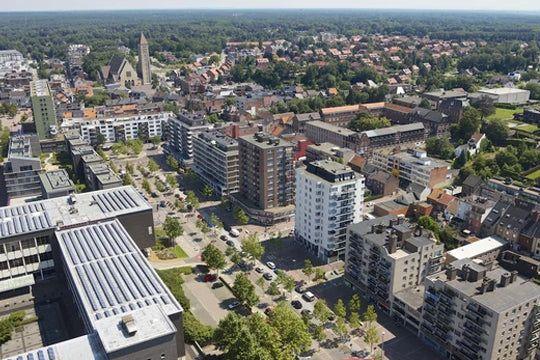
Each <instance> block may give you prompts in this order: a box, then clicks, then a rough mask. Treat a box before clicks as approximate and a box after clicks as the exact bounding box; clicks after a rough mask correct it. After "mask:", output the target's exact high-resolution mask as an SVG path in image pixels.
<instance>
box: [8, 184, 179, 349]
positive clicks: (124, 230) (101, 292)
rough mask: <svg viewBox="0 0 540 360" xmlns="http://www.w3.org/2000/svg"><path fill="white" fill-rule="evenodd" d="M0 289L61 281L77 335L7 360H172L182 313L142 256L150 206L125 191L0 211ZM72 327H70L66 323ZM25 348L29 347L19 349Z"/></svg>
mask: <svg viewBox="0 0 540 360" xmlns="http://www.w3.org/2000/svg"><path fill="white" fill-rule="evenodd" d="M0 219H1V220H0V238H1V239H2V240H1V244H0V245H1V246H0V250H1V253H0V266H1V270H0V291H1V293H2V297H3V299H4V301H7V300H8V299H9V295H10V294H13V291H15V290H22V289H23V288H31V287H35V286H38V285H39V284H40V283H41V282H42V281H50V280H51V279H55V280H56V281H60V282H64V281H65V282H66V283H65V285H64V286H65V287H67V288H68V289H69V293H70V294H71V299H69V298H68V299H66V298H63V299H62V301H63V302H64V303H66V304H67V303H71V304H72V305H71V307H72V308H73V309H76V311H75V313H74V314H73V315H72V316H71V317H70V319H69V320H70V321H72V322H73V323H74V324H80V325H78V326H80V327H81V328H82V329H83V335H82V336H78V337H75V338H73V339H69V340H66V341H62V342H59V343H55V344H47V345H46V346H45V347H42V348H37V349H32V350H30V351H29V352H27V353H25V354H20V355H16V356H13V359H49V360H51V359H63V358H65V359H75V358H80V359H99V360H105V359H122V360H124V359H125V360H128V359H178V358H182V357H183V356H184V338H183V328H182V326H183V325H182V312H183V309H182V307H181V306H180V304H178V302H177V301H176V299H175V298H174V296H173V295H172V294H171V293H170V291H169V290H168V289H167V287H166V286H165V285H164V284H163V282H162V281H161V280H160V278H159V276H158V275H157V274H156V272H155V271H154V270H153V268H152V267H151V266H150V264H149V263H148V262H147V260H146V259H145V258H144V256H143V254H142V252H141V249H144V248H147V247H150V246H152V245H153V243H154V228H153V218H152V207H151V206H150V205H149V204H148V203H147V202H146V200H144V198H143V197H142V195H140V194H139V193H138V192H137V191H136V190H135V189H134V188H132V187H122V188H116V189H112V190H103V191H96V192H91V193H83V194H72V195H69V196H65V197H57V198H53V199H47V200H41V201H37V202H33V203H29V204H24V205H19V206H8V207H3V208H0ZM74 326H75V325H74ZM27 348H30V349H31V348H32V347H31V346H30V345H27Z"/></svg>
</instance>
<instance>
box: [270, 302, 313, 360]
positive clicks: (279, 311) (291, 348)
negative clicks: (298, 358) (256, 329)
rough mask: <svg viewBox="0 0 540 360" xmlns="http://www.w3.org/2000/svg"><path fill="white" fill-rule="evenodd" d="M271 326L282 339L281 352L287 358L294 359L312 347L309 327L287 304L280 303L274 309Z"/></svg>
mask: <svg viewBox="0 0 540 360" xmlns="http://www.w3.org/2000/svg"><path fill="white" fill-rule="evenodd" d="M270 324H271V325H272V327H273V328H274V329H275V330H276V332H277V333H278V334H279V335H280V337H281V341H282V346H281V351H282V353H283V355H284V356H286V358H289V359H292V358H294V356H295V355H297V354H299V353H301V352H302V351H305V350H306V349H307V348H308V347H309V346H310V345H311V336H310V335H309V332H308V328H307V325H306V324H305V323H304V322H303V321H302V319H301V318H300V316H298V314H297V313H296V312H295V311H294V310H293V309H292V308H291V307H290V306H289V305H288V304H287V303H285V302H280V303H279V304H278V305H277V306H276V307H275V308H274V311H273V312H272V315H271V316H270Z"/></svg>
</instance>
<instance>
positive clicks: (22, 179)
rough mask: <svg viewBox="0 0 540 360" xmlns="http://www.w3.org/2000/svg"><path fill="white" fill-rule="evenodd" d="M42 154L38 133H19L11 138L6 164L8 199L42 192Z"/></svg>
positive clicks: (5, 175) (5, 178) (5, 176)
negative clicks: (40, 176)
mask: <svg viewBox="0 0 540 360" xmlns="http://www.w3.org/2000/svg"><path fill="white" fill-rule="evenodd" d="M40 154H41V148H40V146H39V139H38V137H37V136H36V135H18V136H14V137H12V138H11V139H10V143H9V151H8V158H7V162H6V164H5V165H4V181H5V184H6V193H7V197H8V199H13V198H17V197H25V196H32V195H39V194H41V182H40V179H39V174H40V173H41V172H42V168H41V161H40V159H39V156H40Z"/></svg>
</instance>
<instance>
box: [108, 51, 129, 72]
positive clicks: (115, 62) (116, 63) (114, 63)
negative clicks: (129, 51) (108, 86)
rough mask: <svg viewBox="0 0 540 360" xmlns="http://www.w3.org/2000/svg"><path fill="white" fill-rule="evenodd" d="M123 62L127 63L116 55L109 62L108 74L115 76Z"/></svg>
mask: <svg viewBox="0 0 540 360" xmlns="http://www.w3.org/2000/svg"><path fill="white" fill-rule="evenodd" d="M125 61H127V60H126V58H123V57H121V56H117V55H115V56H113V57H112V58H111V60H110V61H109V66H110V67H111V69H110V72H111V73H112V74H115V75H117V74H119V73H120V70H121V69H122V66H123V65H124V62H125Z"/></svg>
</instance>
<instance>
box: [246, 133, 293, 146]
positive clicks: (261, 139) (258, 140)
mask: <svg viewBox="0 0 540 360" xmlns="http://www.w3.org/2000/svg"><path fill="white" fill-rule="evenodd" d="M239 139H240V140H242V141H245V142H247V143H250V144H252V145H255V146H256V147H259V148H261V149H270V148H278V147H292V146H293V144H292V143H290V142H288V141H285V140H283V139H281V138H278V137H275V136H272V135H270V134H267V133H261V132H259V133H256V134H255V135H245V136H241V137H240V138H239Z"/></svg>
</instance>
